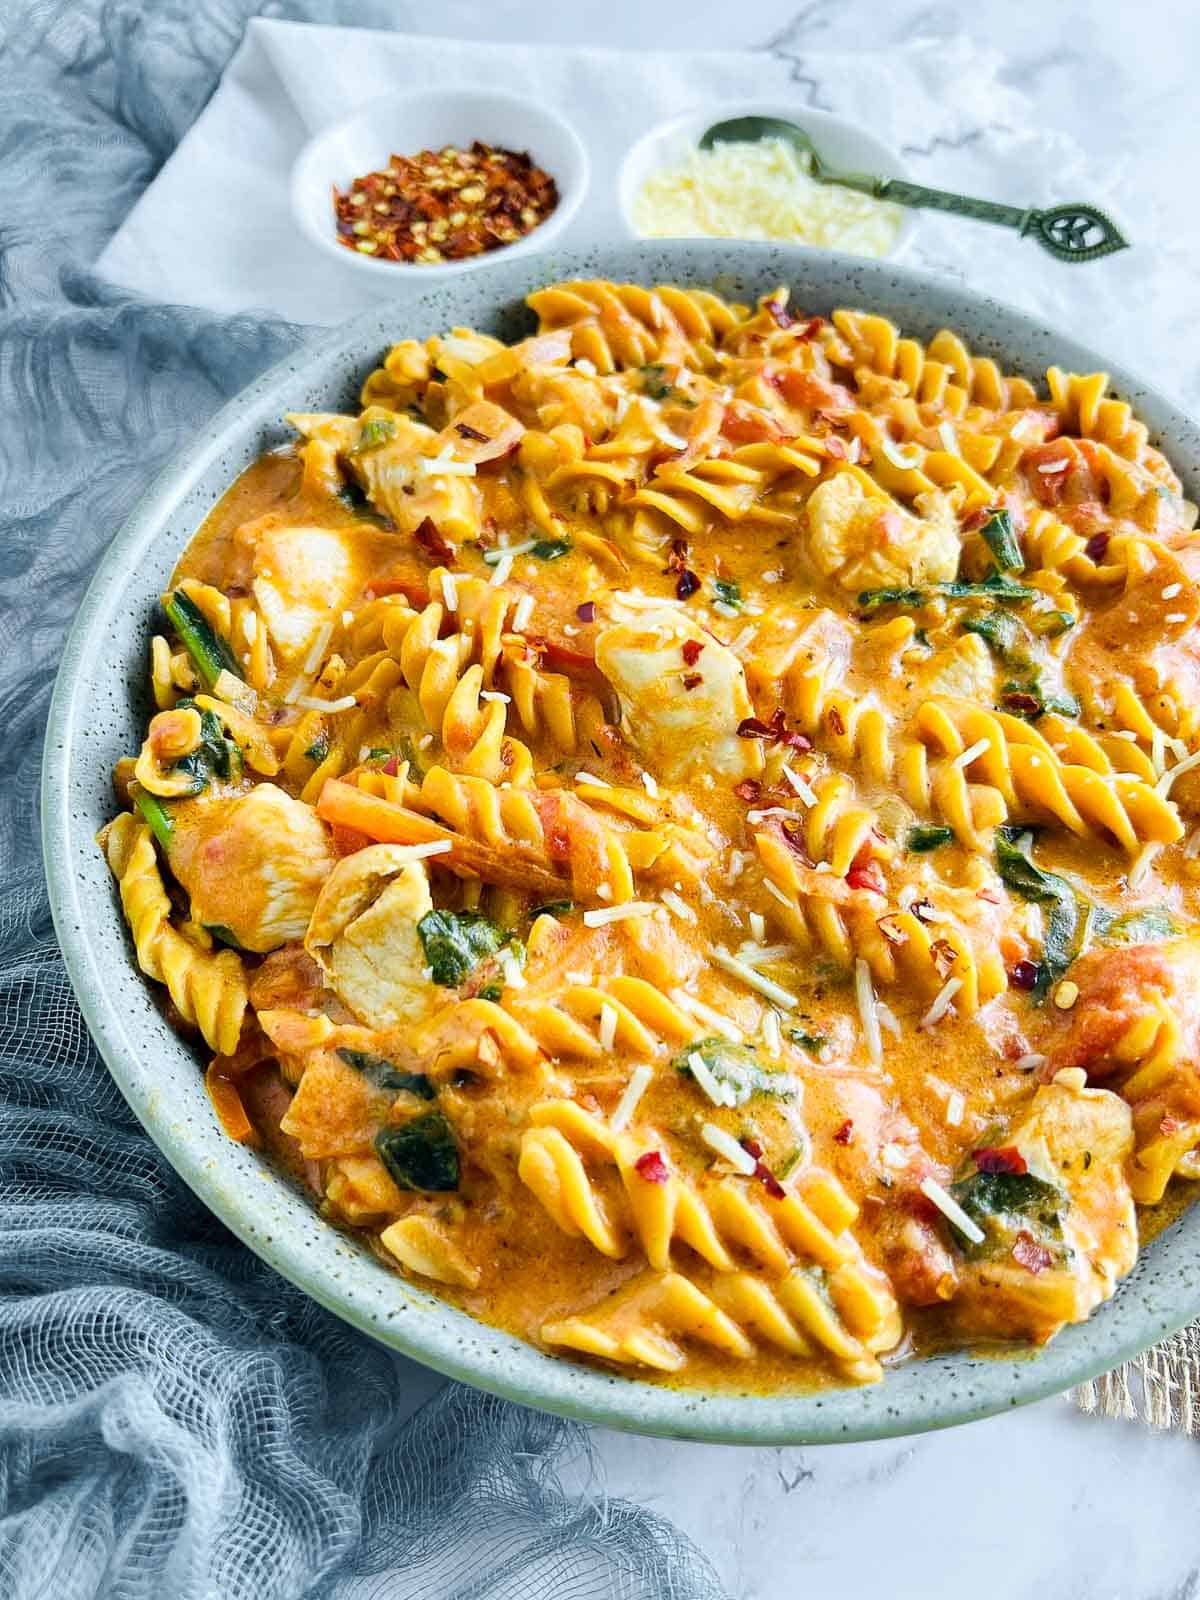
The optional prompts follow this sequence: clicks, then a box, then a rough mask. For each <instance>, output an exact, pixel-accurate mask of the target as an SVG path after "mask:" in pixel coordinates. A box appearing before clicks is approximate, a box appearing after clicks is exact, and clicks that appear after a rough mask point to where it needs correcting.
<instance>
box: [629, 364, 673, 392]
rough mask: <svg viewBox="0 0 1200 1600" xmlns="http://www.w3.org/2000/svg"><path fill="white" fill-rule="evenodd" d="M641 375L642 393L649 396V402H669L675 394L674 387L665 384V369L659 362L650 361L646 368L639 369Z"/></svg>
mask: <svg viewBox="0 0 1200 1600" xmlns="http://www.w3.org/2000/svg"><path fill="white" fill-rule="evenodd" d="M638 371H639V372H640V373H641V375H642V392H643V393H644V394H647V395H649V397H650V399H651V400H669V399H670V398H671V396H672V395H673V394H674V393H675V389H674V387H673V386H672V385H671V384H669V383H668V382H667V379H666V371H667V369H666V367H664V366H663V365H662V363H661V362H658V361H652V362H650V363H649V364H648V365H647V366H644V367H639V368H638Z"/></svg>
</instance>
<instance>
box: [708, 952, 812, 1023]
mask: <svg viewBox="0 0 1200 1600" xmlns="http://www.w3.org/2000/svg"><path fill="white" fill-rule="evenodd" d="M712 958H713V960H714V961H715V962H716V964H717V966H719V967H724V969H725V971H726V972H732V973H733V974H734V976H735V977H738V978H741V980H742V982H743V983H745V984H747V985H749V987H750V988H751V989H757V990H758V992H759V994H762V995H766V997H767V999H768V1000H774V1002H775V1004H776V1005H780V1006H783V1008H784V1009H785V1010H786V1011H792V1010H794V1009H795V1007H796V1006H797V1005H798V1004H799V1001H798V1000H797V998H796V996H795V995H794V994H793V993H792V992H791V990H790V989H785V988H784V987H783V985H782V984H778V983H775V982H774V981H773V980H772V979H770V978H764V977H763V975H762V973H761V972H755V970H754V968H753V967H752V966H750V965H749V964H748V963H747V962H745V961H741V960H739V959H738V957H737V956H735V955H731V954H730V952H729V951H728V950H726V948H725V946H724V945H721V944H718V945H714V946H713V949H712Z"/></svg>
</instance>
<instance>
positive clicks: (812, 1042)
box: [788, 1028, 829, 1060]
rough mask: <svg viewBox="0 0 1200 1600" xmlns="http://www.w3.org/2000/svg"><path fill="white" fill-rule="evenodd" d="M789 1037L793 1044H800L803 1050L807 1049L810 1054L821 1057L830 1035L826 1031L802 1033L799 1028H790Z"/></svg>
mask: <svg viewBox="0 0 1200 1600" xmlns="http://www.w3.org/2000/svg"><path fill="white" fill-rule="evenodd" d="M788 1038H789V1039H790V1040H791V1041H792V1043H793V1044H798V1045H799V1046H800V1048H801V1050H807V1051H808V1053H809V1055H810V1056H816V1057H817V1059H818V1060H819V1059H820V1056H821V1051H822V1050H824V1048H825V1046H826V1045H827V1044H828V1043H829V1035H828V1034H825V1033H801V1031H800V1029H799V1028H789V1029H788Z"/></svg>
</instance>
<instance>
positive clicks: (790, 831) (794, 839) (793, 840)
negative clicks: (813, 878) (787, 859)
mask: <svg viewBox="0 0 1200 1600" xmlns="http://www.w3.org/2000/svg"><path fill="white" fill-rule="evenodd" d="M779 831H780V833H781V834H782V835H783V842H784V844H785V845H787V847H788V849H789V850H791V851H792V853H793V854H794V855H798V856H799V857H800V859H801V861H803V862H804V864H805V866H807V867H811V866H812V858H811V857H810V856H809V853H808V851H807V850H806V849H805V848H804V840H803V839H802V838H801V836H800V824H799V823H798V822H793V823H792V824H791V826H790V827H789V826H788V824H787V823H786V822H785V823H783V824H782V826H781V827H780V830H779Z"/></svg>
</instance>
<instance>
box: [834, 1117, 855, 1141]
mask: <svg viewBox="0 0 1200 1600" xmlns="http://www.w3.org/2000/svg"><path fill="white" fill-rule="evenodd" d="M853 1138H854V1119H853V1117H847V1118H846V1120H845V1122H843V1123H842V1125H841V1127H840V1128H839V1129H838V1131H837V1132H836V1133H835V1134H834V1136H833V1142H834V1144H850V1143H851V1141H852V1140H853Z"/></svg>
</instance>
